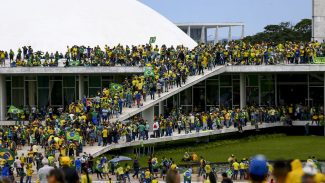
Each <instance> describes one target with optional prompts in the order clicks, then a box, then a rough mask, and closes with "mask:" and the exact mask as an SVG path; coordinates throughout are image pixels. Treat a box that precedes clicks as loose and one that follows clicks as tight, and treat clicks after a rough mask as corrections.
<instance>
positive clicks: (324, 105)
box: [323, 72, 325, 136]
mask: <svg viewBox="0 0 325 183" xmlns="http://www.w3.org/2000/svg"><path fill="white" fill-rule="evenodd" d="M323 95H324V102H323V110H324V111H323V112H324V113H323V114H325V72H324V93H323ZM324 136H325V124H324Z"/></svg>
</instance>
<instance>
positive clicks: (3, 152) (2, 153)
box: [0, 148, 15, 165]
mask: <svg viewBox="0 0 325 183" xmlns="http://www.w3.org/2000/svg"><path fill="white" fill-rule="evenodd" d="M0 158H1V159H4V160H6V161H7V162H8V164H9V165H12V164H13V163H14V161H15V153H14V152H13V151H11V150H9V149H5V148H0Z"/></svg>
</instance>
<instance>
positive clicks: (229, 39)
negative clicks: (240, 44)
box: [228, 26, 232, 42]
mask: <svg viewBox="0 0 325 183" xmlns="http://www.w3.org/2000/svg"><path fill="white" fill-rule="evenodd" d="M229 41H232V35H231V26H229V30H228V42H229Z"/></svg>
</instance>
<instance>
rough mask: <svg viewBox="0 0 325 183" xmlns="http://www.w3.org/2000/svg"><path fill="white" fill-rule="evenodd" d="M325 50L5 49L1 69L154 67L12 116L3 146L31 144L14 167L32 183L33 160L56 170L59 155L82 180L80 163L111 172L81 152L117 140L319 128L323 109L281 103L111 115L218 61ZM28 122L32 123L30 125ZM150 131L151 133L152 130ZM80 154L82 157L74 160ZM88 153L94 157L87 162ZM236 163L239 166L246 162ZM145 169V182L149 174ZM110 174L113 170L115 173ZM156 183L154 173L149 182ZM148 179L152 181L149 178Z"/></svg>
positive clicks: (252, 61) (306, 57)
mask: <svg viewBox="0 0 325 183" xmlns="http://www.w3.org/2000/svg"><path fill="white" fill-rule="evenodd" d="M323 49H324V47H323V46H322V45H321V44H319V43H318V42H310V43H291V42H286V43H283V44H277V45H275V44H272V43H261V44H256V45H251V44H248V43H244V42H235V41H234V42H230V43H227V44H216V45H214V46H213V45H204V44H201V45H199V46H197V47H196V48H194V49H192V50H189V49H188V48H185V47H183V46H178V47H176V48H174V47H169V48H168V47H166V46H162V47H161V48H159V47H158V46H156V47H152V46H151V45H143V46H132V47H128V46H126V47H124V46H121V45H119V46H116V47H113V48H110V47H108V46H105V48H104V49H101V48H100V47H99V46H97V47H94V48H90V47H85V46H73V47H71V48H70V47H67V52H66V53H65V54H64V55H63V54H61V53H59V52H56V53H54V54H53V53H51V54H49V53H48V52H46V53H45V54H44V53H43V52H41V51H37V52H34V51H33V48H32V47H30V46H28V47H23V48H22V49H19V50H18V52H17V53H15V52H14V51H13V50H10V51H9V52H5V51H0V62H1V65H2V66H4V64H5V60H6V59H9V60H10V64H11V66H13V67H15V66H58V64H59V61H60V59H63V58H64V59H65V66H67V67H69V66H81V65H83V66H98V65H100V66H119V65H121V66H146V67H149V68H151V70H150V71H149V73H144V75H134V76H133V77H132V78H126V79H125V81H124V82H123V83H120V84H116V85H115V87H111V88H104V89H103V91H99V92H98V94H97V95H96V96H93V97H92V98H87V97H86V96H84V97H83V99H82V100H80V101H76V102H73V103H71V104H70V105H69V106H66V107H64V108H60V109H54V108H52V107H51V106H47V108H45V107H43V108H37V107H26V108H25V109H24V110H23V112H19V113H15V114H11V117H12V118H13V119H14V120H16V121H17V123H16V125H15V126H8V127H1V128H0V148H5V149H9V150H11V151H13V152H15V154H17V151H18V150H21V149H22V148H23V146H26V145H28V146H30V151H29V153H28V154H27V155H26V156H25V155H21V157H19V158H18V157H17V158H18V160H19V161H18V160H17V161H16V165H15V166H16V168H17V167H18V169H17V174H18V175H19V176H20V177H22V180H24V177H26V182H30V181H31V175H32V174H33V168H32V167H33V163H34V164H35V165H36V169H37V170H38V172H41V169H42V168H41V167H42V166H44V167H46V168H47V169H50V168H49V167H47V166H54V162H56V158H55V157H56V156H55V155H56V154H59V162H60V163H59V164H60V166H62V167H64V166H65V167H66V170H67V171H71V169H69V168H68V167H67V165H69V166H71V162H72V164H73V166H75V167H76V168H77V172H78V173H79V174H80V173H81V172H84V174H86V175H87V176H86V179H85V176H81V179H80V180H86V182H87V183H89V180H90V179H91V177H89V176H88V172H89V170H88V169H86V170H83V169H84V167H85V166H82V163H85V162H93V164H91V165H92V166H91V167H94V168H91V172H96V173H97V175H98V178H100V177H102V176H104V177H105V176H106V175H108V173H109V172H108V171H107V170H108V169H109V168H108V167H110V168H112V166H114V165H110V164H109V162H108V161H107V159H100V160H99V163H98V162H97V161H96V160H94V159H92V157H91V156H88V155H81V154H82V153H83V147H84V146H85V145H90V146H93V145H98V146H108V145H110V144H114V143H115V144H116V143H121V142H132V141H135V140H148V139H150V138H160V137H164V136H172V135H173V134H174V133H179V134H180V133H185V134H188V133H198V132H200V131H202V130H203V131H205V130H216V129H222V128H229V127H231V126H233V127H235V128H238V130H239V131H240V132H242V131H243V127H244V126H246V125H247V123H252V124H253V125H255V126H256V128H258V123H262V122H276V121H284V122H286V123H288V124H290V122H291V121H292V120H293V119H298V120H312V123H315V124H317V125H319V124H321V123H323V122H324V115H323V112H322V111H323V108H322V107H307V106H303V105H301V104H296V105H289V106H279V107H258V106H247V107H245V108H243V109H239V108H225V107H216V108H215V109H213V110H211V111H203V112H191V113H185V112H182V111H180V110H179V109H173V110H172V111H171V112H170V113H168V114H167V113H166V114H161V115H160V116H156V117H155V118H154V119H152V121H147V120H144V119H143V118H141V117H140V116H134V117H132V118H131V119H130V120H129V121H127V122H125V121H124V122H121V121H113V120H111V119H112V118H114V117H115V118H118V116H119V115H121V114H122V113H123V109H124V108H131V107H141V106H142V105H143V102H146V100H147V98H149V95H150V98H151V99H155V97H160V95H161V93H163V92H168V91H169V90H170V89H172V88H174V87H181V86H182V85H183V84H184V83H186V80H187V78H188V77H190V76H193V75H200V74H203V73H204V70H205V69H212V68H213V67H215V66H216V65H223V64H232V65H236V64H240V65H259V64H278V63H285V64H289V63H296V64H298V63H312V62H313V59H314V58H315V57H316V56H320V55H323V51H324V50H323ZM25 121H28V124H26V123H25ZM151 129H152V131H153V132H152V133H151V132H149V131H151ZM38 146H40V147H41V148H42V149H45V154H40V153H38V151H39V149H38ZM81 156H82V158H79V159H78V158H75V157H81ZM67 157H69V158H68V159H67ZM88 158H90V159H91V160H90V161H89V159H88ZM153 159H154V158H153ZM61 161H63V162H61ZM156 161H157V160H156ZM17 162H18V163H17ZM19 162H20V163H19ZM31 162H32V163H31ZM153 162H154V161H153ZM162 162H163V164H165V165H164V166H165V168H164V169H163V170H164V173H161V174H162V175H164V174H166V175H167V174H168V173H167V172H168V170H170V169H171V167H172V166H173V163H172V161H171V160H163V161H162ZM237 163H238V164H239V165H238V166H239V167H240V163H242V162H240V163H239V162H237ZM3 164H4V168H3V169H2V170H5V171H3V172H5V173H3V175H8V176H9V174H11V169H10V166H9V164H8V163H3ZM157 164H158V163H157ZM79 165H80V166H79ZM149 166H150V165H149ZM44 167H43V168H44ZM98 167H100V168H98ZM203 169H205V167H204V168H203ZM203 169H202V170H203ZM24 170H25V171H24ZM113 170H114V169H113ZM116 171H117V172H119V173H118V174H122V172H123V175H124V174H127V175H129V174H128V173H125V172H129V171H130V168H128V165H125V167H124V169H123V168H120V169H118V168H117V169H116ZM146 172H147V171H145V172H144V175H143V176H144V178H143V179H142V180H143V181H145V180H147V179H148V173H146ZM149 172H151V174H152V172H154V168H153V169H152V170H151V168H150V167H149ZM170 172H177V171H176V170H173V171H170ZM188 172H189V171H188ZM202 172H203V171H202ZM61 173H62V171H59V170H57V169H53V170H51V171H50V174H49V175H50V176H48V177H49V180H50V178H51V177H52V178H53V179H54V180H56V181H59V182H62V183H63V182H65V181H67V182H70V181H68V180H64V179H59V177H60V176H59V175H61ZM111 173H114V174H115V171H111ZM155 173H157V172H155ZM138 174H140V173H139V172H138ZM138 174H137V175H138ZM151 174H150V175H151ZM56 176H58V177H56ZM175 176H176V174H175ZM146 177H147V178H146ZM207 177H210V175H209V174H206V175H205V178H207ZM66 179H67V178H66ZM166 180H168V178H167V177H166ZM152 181H153V179H152V177H151V176H150V182H152ZM71 182H73V181H71ZM212 182H213V181H212ZM146 183H149V182H148V180H147V181H146Z"/></svg>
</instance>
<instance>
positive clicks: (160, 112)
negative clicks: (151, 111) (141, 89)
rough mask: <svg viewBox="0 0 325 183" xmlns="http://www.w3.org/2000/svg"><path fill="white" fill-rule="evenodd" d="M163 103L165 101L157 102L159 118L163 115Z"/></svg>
mask: <svg viewBox="0 0 325 183" xmlns="http://www.w3.org/2000/svg"><path fill="white" fill-rule="evenodd" d="M164 102H165V101H161V102H159V116H160V115H161V114H162V115H164V111H165V109H164Z"/></svg>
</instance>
